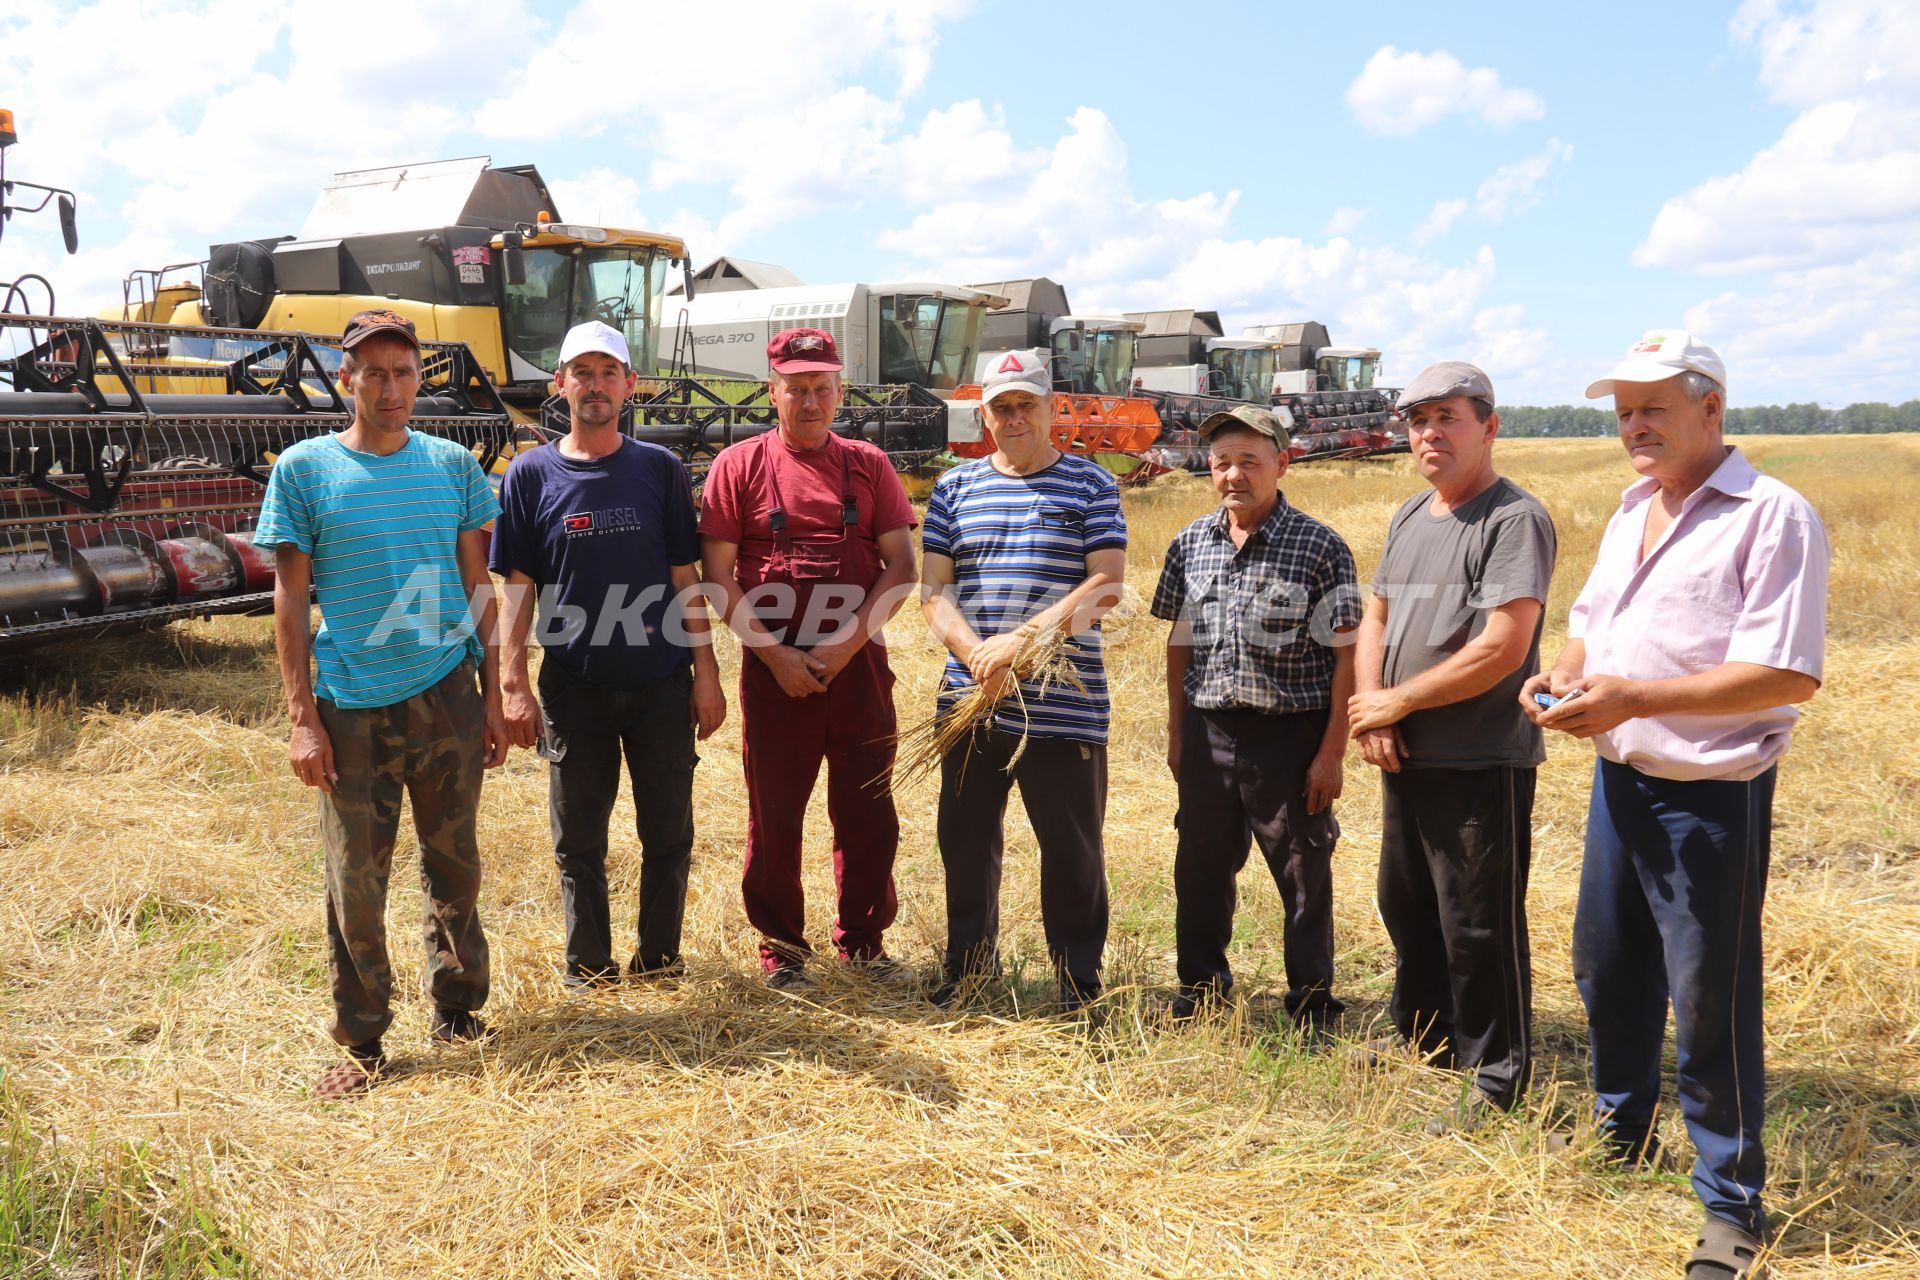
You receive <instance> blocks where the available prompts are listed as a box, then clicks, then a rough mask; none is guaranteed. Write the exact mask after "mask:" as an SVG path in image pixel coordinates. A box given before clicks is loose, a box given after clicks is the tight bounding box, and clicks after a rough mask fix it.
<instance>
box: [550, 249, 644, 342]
mask: <svg viewBox="0 0 1920 1280" xmlns="http://www.w3.org/2000/svg"><path fill="white" fill-rule="evenodd" d="M579 261H580V268H579V273H578V275H577V277H576V279H575V281H574V285H575V289H576V291H577V294H578V296H577V297H576V299H575V305H574V308H573V316H572V317H571V320H570V322H569V327H572V325H576V324H581V323H584V322H585V321H588V320H598V321H600V322H602V323H603V324H609V325H612V326H613V327H614V328H616V329H618V330H619V331H620V332H621V333H622V334H623V335H625V337H626V339H627V350H629V351H631V352H634V353H636V354H635V359H636V360H638V359H639V358H640V354H639V353H644V352H651V351H652V350H653V333H652V329H653V325H652V319H653V313H654V309H655V307H656V306H657V301H656V292H657V291H656V281H657V280H658V279H659V278H660V277H659V275H658V274H657V273H655V272H654V271H653V269H652V268H653V259H652V256H651V255H647V254H635V253H633V252H631V251H630V250H621V249H588V250H585V251H583V252H582V253H581V255H580V260H579ZM642 371H643V372H652V369H651V366H649V367H648V368H647V369H644V370H642Z"/></svg>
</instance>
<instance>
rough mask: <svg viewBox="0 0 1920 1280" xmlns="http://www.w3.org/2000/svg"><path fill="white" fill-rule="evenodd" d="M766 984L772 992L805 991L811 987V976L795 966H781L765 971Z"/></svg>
mask: <svg viewBox="0 0 1920 1280" xmlns="http://www.w3.org/2000/svg"><path fill="white" fill-rule="evenodd" d="M766 982H767V987H768V988H769V989H770V990H773V991H805V990H806V989H807V988H808V987H811V986H812V985H813V975H812V974H809V973H808V972H807V971H806V970H805V969H803V968H801V967H800V966H799V965H797V964H781V965H775V966H774V967H773V968H771V969H769V970H767V978H766Z"/></svg>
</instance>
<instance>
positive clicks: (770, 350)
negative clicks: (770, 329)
mask: <svg viewBox="0 0 1920 1280" xmlns="http://www.w3.org/2000/svg"><path fill="white" fill-rule="evenodd" d="M767 367H768V368H770V369H772V370H773V371H774V372H775V373H838V372H840V370H841V369H842V368H844V367H845V366H844V365H842V364H841V363H840V352H839V351H838V350H837V349H836V348H835V347H834V345H833V335H832V334H830V333H828V332H827V331H826V330H825V329H782V330H781V331H780V332H779V333H776V334H774V335H773V341H771V342H769V343H768V344H767Z"/></svg>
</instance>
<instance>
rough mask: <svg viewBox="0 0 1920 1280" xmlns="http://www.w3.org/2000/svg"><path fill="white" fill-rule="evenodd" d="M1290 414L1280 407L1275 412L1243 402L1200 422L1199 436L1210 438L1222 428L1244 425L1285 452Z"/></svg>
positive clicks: (1204, 438) (1203, 438) (1287, 442)
mask: <svg viewBox="0 0 1920 1280" xmlns="http://www.w3.org/2000/svg"><path fill="white" fill-rule="evenodd" d="M1281 414H1286V415H1287V416H1286V417H1285V418H1282V417H1281V416H1280V415H1281ZM1292 416H1293V415H1292V414H1287V411H1286V410H1285V409H1282V410H1281V411H1280V413H1278V414H1277V413H1275V412H1274V411H1273V410H1271V409H1263V408H1261V407H1260V406H1259V405H1253V404H1243V405H1240V406H1239V407H1237V408H1233V409H1226V410H1222V411H1221V412H1219V413H1216V414H1212V415H1210V416H1209V417H1208V418H1207V420H1206V421H1205V422H1203V423H1201V424H1200V438H1201V439H1202V440H1211V439H1213V437H1214V434H1215V433H1216V432H1218V431H1220V430H1222V429H1223V428H1226V427H1244V428H1246V429H1247V430H1248V431H1257V432H1259V433H1260V434H1261V435H1263V436H1265V437H1266V438H1267V439H1269V440H1271V441H1273V442H1274V443H1275V444H1277V445H1279V446H1280V452H1282V453H1285V452H1286V451H1287V447H1288V445H1289V444H1290V443H1291V441H1289V439H1288V438H1287V427H1288V426H1289V425H1290V424H1291V420H1292Z"/></svg>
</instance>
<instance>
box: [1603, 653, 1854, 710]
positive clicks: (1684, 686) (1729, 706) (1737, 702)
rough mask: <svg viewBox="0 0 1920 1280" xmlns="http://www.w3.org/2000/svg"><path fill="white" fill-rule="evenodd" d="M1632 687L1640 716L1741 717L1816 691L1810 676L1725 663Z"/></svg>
mask: <svg viewBox="0 0 1920 1280" xmlns="http://www.w3.org/2000/svg"><path fill="white" fill-rule="evenodd" d="M1635 683H1636V684H1637V685H1638V686H1639V687H1638V689H1637V690H1636V693H1637V695H1638V698H1639V700H1640V702H1641V705H1642V707H1643V708H1644V709H1643V710H1642V711H1641V712H1640V714H1641V715H1643V716H1683V715H1745V714H1748V713H1751V712H1755V711H1765V710H1767V709H1769V708H1771V707H1778V706H1786V705H1791V704H1792V703H1796V702H1805V701H1806V700H1807V699H1808V698H1811V697H1812V696H1813V695H1814V693H1815V691H1816V690H1818V689H1819V688H1820V682H1819V681H1817V680H1815V679H1814V678H1813V677H1812V676H1810V675H1806V674H1803V673H1802V672H1799V671H1788V670H1784V669H1782V668H1779V667H1763V666H1761V665H1759V664H1758V663H1752V662H1723V663H1721V664H1720V665H1719V666H1717V667H1714V668H1712V669H1711V670H1707V671H1701V672H1697V673H1695V674H1693V675H1690V676H1674V677H1671V678H1669V679H1665V680H1640V681H1636V682H1635Z"/></svg>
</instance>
